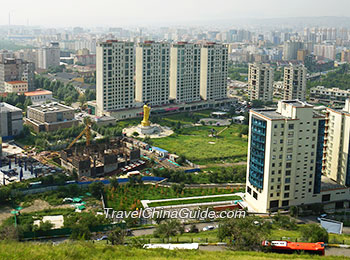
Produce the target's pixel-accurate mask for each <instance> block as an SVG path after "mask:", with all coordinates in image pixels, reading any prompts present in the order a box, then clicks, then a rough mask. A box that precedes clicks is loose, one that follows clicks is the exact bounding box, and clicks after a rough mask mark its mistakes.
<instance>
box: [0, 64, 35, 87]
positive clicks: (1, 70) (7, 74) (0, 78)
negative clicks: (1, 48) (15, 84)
mask: <svg viewBox="0 0 350 260" xmlns="http://www.w3.org/2000/svg"><path fill="white" fill-rule="evenodd" d="M34 70H35V65H34V63H32V62H26V61H23V60H20V59H5V60H4V61H3V62H2V63H0V92H5V82H10V81H25V82H27V83H28V91H33V90H35V86H34Z"/></svg>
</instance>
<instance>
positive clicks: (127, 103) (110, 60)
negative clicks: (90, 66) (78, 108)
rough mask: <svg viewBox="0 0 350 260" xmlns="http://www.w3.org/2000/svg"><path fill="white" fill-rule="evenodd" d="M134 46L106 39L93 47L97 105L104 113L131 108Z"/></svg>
mask: <svg viewBox="0 0 350 260" xmlns="http://www.w3.org/2000/svg"><path fill="white" fill-rule="evenodd" d="M133 102H134V43H132V42H121V41H116V40H108V41H106V42H100V43H98V45H97V48H96V103H97V111H98V114H99V115H101V114H103V111H108V110H109V111H110V110H120V109H127V108H131V107H133Z"/></svg>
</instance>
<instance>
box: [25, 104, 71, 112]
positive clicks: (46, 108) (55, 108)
mask: <svg viewBox="0 0 350 260" xmlns="http://www.w3.org/2000/svg"><path fill="white" fill-rule="evenodd" d="M29 108H30V109H35V110H38V111H40V112H64V111H70V110H74V108H72V107H69V106H65V105H62V104H60V103H57V102H52V103H49V104H44V105H32V106H29Z"/></svg>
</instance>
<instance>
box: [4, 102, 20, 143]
mask: <svg viewBox="0 0 350 260" xmlns="http://www.w3.org/2000/svg"><path fill="white" fill-rule="evenodd" d="M22 130H23V114H22V109H20V108H17V107H15V106H12V105H10V104H7V103H0V137H4V138H11V137H13V136H16V135H19V134H20V133H21V131H22Z"/></svg>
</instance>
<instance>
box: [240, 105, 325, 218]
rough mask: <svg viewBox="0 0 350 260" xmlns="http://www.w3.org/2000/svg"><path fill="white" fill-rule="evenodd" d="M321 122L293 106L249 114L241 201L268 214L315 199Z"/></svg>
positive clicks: (304, 108)
mask: <svg viewBox="0 0 350 260" xmlns="http://www.w3.org/2000/svg"><path fill="white" fill-rule="evenodd" d="M323 136H324V117H323V116H321V115H318V114H316V113H315V112H314V109H313V106H311V105H308V104H306V103H303V102H301V101H298V100H291V101H279V103H278V108H277V110H276V109H257V110H254V109H253V110H251V111H250V124H249V144H248V165H247V183H246V186H247V189H246V195H245V199H246V201H247V202H248V204H249V205H251V206H252V207H253V208H254V209H255V210H256V211H258V212H264V213H266V212H269V211H274V210H277V209H278V208H281V207H282V208H288V207H290V206H292V205H301V204H304V203H305V204H307V203H312V202H315V201H316V200H317V199H320V195H318V194H320V192H321V171H322V155H323Z"/></svg>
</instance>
